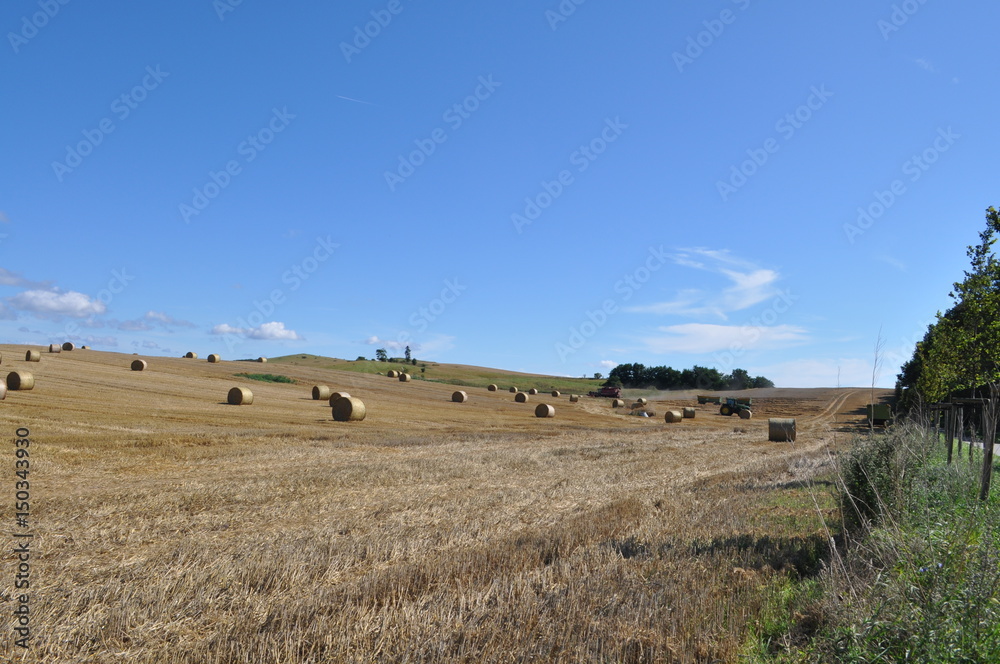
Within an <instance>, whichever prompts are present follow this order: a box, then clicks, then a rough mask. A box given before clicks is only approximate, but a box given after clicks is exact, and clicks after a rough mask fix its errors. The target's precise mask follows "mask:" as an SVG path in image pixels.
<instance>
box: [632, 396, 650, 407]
mask: <svg viewBox="0 0 1000 664" xmlns="http://www.w3.org/2000/svg"><path fill="white" fill-rule="evenodd" d="M635 402H636V403H637V404H639V405H640V406H645V405H646V404H647V403H649V402H648V401H646V400H645V399H644V398H642V397H639V398H638V399H636V400H635Z"/></svg>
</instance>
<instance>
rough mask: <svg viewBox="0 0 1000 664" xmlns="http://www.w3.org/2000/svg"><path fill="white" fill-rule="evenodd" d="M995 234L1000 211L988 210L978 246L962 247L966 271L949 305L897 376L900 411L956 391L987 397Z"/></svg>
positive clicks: (996, 315) (995, 309) (996, 344)
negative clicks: (967, 259) (967, 261)
mask: <svg viewBox="0 0 1000 664" xmlns="http://www.w3.org/2000/svg"><path fill="white" fill-rule="evenodd" d="M998 233H1000V213H998V212H997V210H996V209H995V208H993V207H990V208H988V209H987V210H986V228H985V229H984V230H983V231H982V232H981V233H980V234H979V243H978V244H974V245H969V247H968V248H967V251H966V255H967V256H968V257H969V262H970V266H969V269H968V270H966V271H965V272H964V278H963V279H962V281H959V282H955V283H954V284H953V285H952V290H951V292H950V293H949V296H950V297H951V298H952V301H953V304H952V306H951V307H950V308H949V309H948V310H947V311H945V312H944V313H941V312H940V311H939V312H938V313H937V315H936V317H935V322H934V323H932V324H931V325H929V326H928V328H927V333H926V334H925V335H924V338H923V340H922V341H920V342H918V343H917V344H916V348H915V349H914V351H913V356H912V357H911V358H910V359H909V360H908V361H907V362H905V363H904V364H903V366H902V367H901V370H900V372H899V374H898V375H897V377H896V395H897V397H898V398H899V400H900V406H901V407H902V408H903V409H909V408H912V407H913V406H915V405H917V404H918V403H919V402H921V401H922V402H923V403H935V402H939V401H943V400H945V399H946V398H947V397H948V396H949V395H952V394H955V393H957V392H979V396H988V395H987V394H983V391H984V389H985V386H987V385H988V384H990V383H994V382H997V381H998V380H1000V260H998V259H997V257H996V254H995V253H994V251H993V245H994V243H995V242H996V241H997V234H998Z"/></svg>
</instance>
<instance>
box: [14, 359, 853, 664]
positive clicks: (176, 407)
mask: <svg viewBox="0 0 1000 664" xmlns="http://www.w3.org/2000/svg"><path fill="white" fill-rule="evenodd" d="M36 349H37V347H36ZM25 350H26V348H25V347H23V346H10V345H4V346H0V353H2V364H3V366H4V368H5V370H6V371H30V372H32V373H33V374H34V376H35V378H36V386H35V388H34V389H33V390H31V391H26V392H20V391H16V392H9V393H8V395H7V397H6V399H5V400H4V401H2V402H0V427H2V428H5V429H6V430H7V431H8V435H9V436H11V437H13V436H14V435H15V432H16V431H17V430H18V429H25V428H26V429H29V430H30V438H31V447H30V463H31V469H30V477H29V480H30V496H31V500H30V502H31V508H30V510H28V512H29V516H28V517H27V519H26V520H27V523H28V528H29V529H30V532H31V534H32V536H33V538H32V547H33V548H32V551H33V553H32V556H33V557H32V558H31V583H32V585H31V591H32V594H31V599H30V602H31V606H32V611H33V613H32V614H31V616H32V617H31V625H32V630H33V632H32V633H33V638H34V639H35V641H34V643H35V647H34V651H33V655H34V656H35V657H36V658H37V660H38V661H52V662H56V661H59V662H62V661H84V660H85V661H89V662H165V663H172V662H177V663H179V662H185V663H188V662H191V663H194V662H205V661H220V662H222V661H226V662H228V661H288V662H313V661H324V659H325V660H329V661H339V660H354V661H378V660H380V659H381V660H382V661H398V660H400V659H402V658H404V657H407V656H411V655H412V656H414V657H416V658H417V659H422V660H424V661H440V660H441V659H449V660H455V661H468V662H481V661H501V660H502V659H504V657H503V656H502V655H503V653H508V654H510V653H517V654H518V655H517V656H518V657H520V658H524V659H529V660H530V659H538V658H539V657H542V653H545V652H549V651H550V649H551V648H555V647H558V648H560V649H561V651H562V652H565V653H567V654H566V659H568V660H572V661H584V660H588V661H589V660H592V661H622V660H623V659H628V658H630V657H631V655H629V653H631V652H634V650H635V649H636V648H639V647H640V646H639V642H638V641H636V639H637V638H639V637H637V636H636V635H642V636H641V639H642V641H641V643H642V646H641V647H642V648H645V649H646V651H647V652H653V653H660V655H661V656H660V657H659V659H663V658H665V657H666V653H669V652H678V653H681V652H695V651H696V650H697V649H699V648H700V649H703V650H704V651H705V652H706V653H709V654H711V655H712V656H714V657H718V658H721V659H726V660H728V659H732V655H733V654H734V653H736V652H737V651H738V650H739V648H740V639H741V638H742V637H741V635H742V634H743V633H744V631H745V629H746V628H747V625H748V624H750V622H751V621H753V620H754V619H755V617H754V615H755V614H754V611H755V610H757V609H755V608H754V607H759V606H762V605H761V603H760V602H761V601H762V599H761V598H760V597H759V593H758V592H757V591H756V590H755V589H756V588H757V586H756V585H754V583H751V582H749V581H747V580H746V579H744V580H739V579H737V580H736V581H734V580H733V577H732V575H731V570H732V569H733V568H734V567H741V568H751V569H754V570H756V571H754V572H753V574H752V575H750V576H748V577H746V578H747V579H753V578H759V579H762V580H763V579H766V578H769V575H771V574H777V571H772V568H771V565H772V562H768V561H769V560H772V559H773V560H774V561H776V562H773V564H774V565H776V567H775V568H774V570H778V569H781V568H782V566H783V565H784V562H782V561H784V560H786V559H790V558H788V556H790V555H792V553H794V551H797V550H798V549H799V548H801V547H807V548H809V547H812V548H815V547H822V546H824V545H823V544H822V543H823V542H824V541H826V540H825V539H824V537H822V536H821V535H817V536H816V537H814V536H813V534H814V533H815V532H817V528H819V524H818V523H816V512H815V511H814V507H813V505H814V503H813V502H812V501H811V500H809V501H808V503H805V502H804V501H803V497H802V496H801V495H800V494H801V492H802V491H803V489H802V485H801V483H800V479H801V478H802V477H807V476H809V474H810V473H813V472H815V471H816V469H820V468H822V467H823V465H824V464H826V463H828V461H827V459H828V451H829V450H830V449H831V446H832V447H833V448H836V446H837V445H840V444H844V443H846V441H847V435H846V434H845V433H841V430H845V431H846V430H850V429H853V428H855V427H857V426H859V425H860V423H861V420H862V417H861V415H859V414H858V411H859V408H860V406H862V405H863V403H864V401H865V399H866V396H867V393H866V391H864V390H851V389H845V390H801V391H796V390H774V391H770V392H768V391H762V392H761V393H760V394H758V395H757V396H755V397H754V398H755V409H757V411H758V414H757V416H755V417H754V419H752V420H739V419H736V418H729V417H722V416H720V415H719V414H718V411H717V409H715V408H714V407H710V406H703V407H699V408H698V410H697V417H696V418H695V419H691V420H685V421H684V422H683V423H681V424H675V425H667V424H665V423H664V421H663V418H662V414H663V412H664V409H666V408H668V407H680V406H690V405H693V403H692V402H693V399H691V398H690V397H686V396H683V395H678V394H671V395H669V397H670V398H666V397H663V398H659V399H657V400H655V401H653V402H652V403H651V404H650V405H649V408H650V409H653V410H655V411H656V412H657V416H656V417H652V418H641V417H633V416H630V415H628V414H627V409H617V410H616V409H613V408H611V405H610V401H609V400H607V399H593V398H583V399H581V400H580V402H579V403H570V402H569V400H568V399H567V396H566V395H565V394H563V395H562V396H560V397H551V396H550V395H538V396H537V397H531V398H530V401H529V402H528V403H527V404H517V403H515V402H514V401H513V399H512V397H513V395H512V394H510V393H509V392H488V391H486V390H485V389H483V388H469V390H468V393H469V401H468V402H467V403H460V404H459V403H452V402H451V400H450V397H451V394H452V392H453V391H454V387H453V386H449V385H445V384H443V383H436V382H430V381H414V382H410V383H401V382H399V381H398V380H394V379H390V378H387V377H385V376H380V375H377V374H367V373H360V372H357V371H345V370H341V369H334V368H330V367H329V366H326V365H324V364H323V362H324V361H323V360H321V359H319V358H317V359H315V360H313V362H314V365H312V366H310V365H309V364H308V361H309V358H307V360H306V362H305V363H296V362H293V361H288V362H269V363H267V364H262V365H258V364H255V363H249V362H225V361H224V362H222V363H219V364H210V363H208V362H206V361H205V360H204V359H198V360H193V359H192V360H189V359H180V358H162V357H144V358H142V359H145V360H147V362H148V368H147V369H146V370H145V371H142V372H135V371H130V370H129V365H130V363H131V362H132V361H133V360H134V359H137V357H136V356H133V355H128V354H122V353H105V352H97V351H81V350H74V351H72V352H63V353H59V354H48V353H43V356H42V361H41V362H39V363H28V362H25V361H24V360H23V358H24V352H25ZM300 359H301V358H300ZM455 371H459V369H456V370H455ZM467 371H468V372H469V374H466V375H471V374H472V373H473V372H475V371H484V372H485V371H489V370H477V369H475V368H471V367H470V368H467ZM244 372H252V373H257V372H261V373H264V372H266V373H275V374H282V375H287V376H289V377H290V378H291V379H293V380H295V381H296V382H295V383H293V384H278V383H265V382H259V381H254V380H250V379H247V378H241V377H237V376H236V374H238V373H244ZM442 373H444V372H442ZM483 375H490V376H497V375H506V376H508V377H510V378H515V377H516V378H517V379H518V382H522V383H523V382H524V380H523V379H526V378H527V377H525V376H523V375H520V376H515V375H514V374H511V373H509V372H506V373H505V374H496V373H490V374H486V373H484V374H483ZM540 379H543V378H540ZM316 384H325V385H329V386H330V387H332V388H334V389H337V390H346V391H348V392H350V393H351V394H352V395H354V396H357V397H359V398H361V399H363V400H364V402H365V404H366V405H367V407H368V416H367V417H366V419H365V420H364V421H362V422H353V423H340V422H334V421H333V420H332V418H331V415H330V408H329V406H328V405H327V404H326V403H325V402H318V401H314V400H312V398H311V396H310V391H311V387H312V386H313V385H316ZM235 385H241V386H245V387H249V388H250V389H251V390H252V391H253V393H254V403H253V405H251V406H230V405H227V404H226V403H225V397H226V394H227V392H228V390H229V388H230V387H232V386H235ZM526 385H527V384H526V383H525V385H523V386H526ZM539 402H547V403H550V404H553V405H554V406H555V409H556V416H555V417H554V418H551V419H539V418H536V417H534V406H535V405H536V404H537V403H539ZM769 416H778V417H789V416H794V417H796V418H797V419H798V422H799V437H798V440H797V441H796V442H795V444H794V445H789V444H788V443H769V442H767V417H769ZM5 454H6V455H7V461H6V462H4V463H7V464H13V462H14V447H13V446H10V447H9V448H8V451H7V452H6V453H5ZM11 467H12V466H11ZM7 490H10V491H13V490H14V486H13V478H12V476H11V479H9V480H8V485H7ZM820 500H821V501H823V499H822V496H821V497H820ZM799 503H803V504H805V505H806V506H805V507H804V508H801V509H800V508H797V507H794V508H793V507H791V506H793V505H797V504H799ZM822 505H823V508H824V509H825V510H827V511H829V510H830V509H831V506H830V505H828V504H827V503H826V502H825V501H824V502H822ZM830 513H832V512H830ZM6 518H11V515H10V513H9V512H8V515H7V517H6ZM10 527H11V528H13V527H14V526H13V522H11V526H10ZM765 534H766V536H765ZM747 537H749V538H750V541H751V543H752V542H759V543H760V544H759V546H758V545H757V544H754V545H753V546H751V547H750V548H749V549H747V548H746V547H745V546H744V545H742V544H739V543H740V542H744V541H745V538H747ZM741 538H744V539H741ZM711 542H720V543H724V542H732V543H733V544H719V545H718V546H717V550H715V549H712V550H713V551H715V552H714V553H712V554H711V555H709V556H706V555H703V554H697V553H691V552H692V551H695V552H696V551H700V550H702V548H703V547H705V546H709V544H707V543H711ZM780 542H786V544H781V546H782V547H786V546H787V547H791V548H790V549H788V551H785V549H780V550H778V549H774V550H772V549H773V547H774V546H777V545H776V544H775V543H780ZM711 546H712V547H716V545H714V544H712V545H711ZM692 547H693V548H692ZM809 550H812V549H809ZM782 551H785V552H784V553H782ZM796 555H798V554H796ZM813 555H815V554H813ZM769 556H770V557H769ZM775 556H776V557H775ZM12 564H13V563H12V559H11V558H10V557H9V556H8V558H7V559H6V560H5V562H4V563H3V565H5V566H6V570H7V572H6V573H9V574H11V575H12V574H13V572H12V571H11V569H12V568H11V567H10V566H11V565H12ZM10 578H12V576H11V577H10ZM741 578H742V577H741ZM734 583H735V584H736V585H734ZM691 588H698V589H699V592H698V593H695V594H692V592H691ZM8 607H9V602H8ZM375 626H377V627H375ZM595 643H601V644H604V645H602V646H601V650H600V652H597V653H594V652H591V649H592V648H593V647H594V644H595ZM12 647H13V646H12V645H11V643H10V640H9V637H8V640H7V641H2V642H0V658H2V659H4V660H5V661H6V660H7V659H13V658H14V656H15V655H17V656H18V657H19V656H20V655H19V654H17V653H14V652H13V650H12ZM414 653H416V654H415V655H414ZM588 653H590V654H588ZM506 659H510V657H506ZM681 661H685V660H681Z"/></svg>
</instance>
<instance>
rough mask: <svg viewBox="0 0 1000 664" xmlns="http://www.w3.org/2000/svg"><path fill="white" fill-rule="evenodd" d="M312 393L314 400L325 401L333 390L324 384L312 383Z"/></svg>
mask: <svg viewBox="0 0 1000 664" xmlns="http://www.w3.org/2000/svg"><path fill="white" fill-rule="evenodd" d="M312 394H313V399H315V400H316V401H326V400H327V399H329V398H330V396H331V395H332V394H333V390H331V389H330V388H329V387H327V386H326V385H313V392H312Z"/></svg>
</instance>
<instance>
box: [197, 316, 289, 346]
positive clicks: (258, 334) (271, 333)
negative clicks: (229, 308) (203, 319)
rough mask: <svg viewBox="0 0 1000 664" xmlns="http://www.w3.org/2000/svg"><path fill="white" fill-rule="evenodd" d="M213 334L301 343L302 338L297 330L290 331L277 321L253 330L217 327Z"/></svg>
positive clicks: (223, 325) (228, 326)
mask: <svg viewBox="0 0 1000 664" xmlns="http://www.w3.org/2000/svg"><path fill="white" fill-rule="evenodd" d="M212 334H235V335H237V336H240V337H246V338H248V339H257V340H260V341H299V340H301V339H302V337H301V336H299V334H298V333H297V332H296V331H295V330H289V329H287V328H286V327H285V324H284V323H279V322H276V321H273V322H270V323H264V324H263V325H259V326H257V327H253V328H240V327H233V326H232V325H229V324H228V323H223V324H222V325H216V326H215V327H213V328H212Z"/></svg>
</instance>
